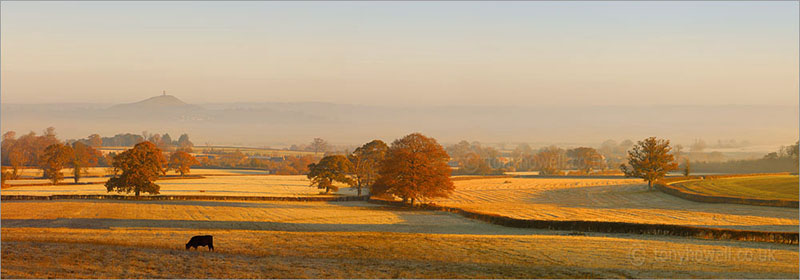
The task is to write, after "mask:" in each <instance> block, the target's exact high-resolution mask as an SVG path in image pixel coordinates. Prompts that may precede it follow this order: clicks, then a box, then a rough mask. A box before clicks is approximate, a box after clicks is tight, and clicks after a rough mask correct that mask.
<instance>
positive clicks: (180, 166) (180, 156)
mask: <svg viewBox="0 0 800 280" xmlns="http://www.w3.org/2000/svg"><path fill="white" fill-rule="evenodd" d="M197 164H200V162H198V161H197V159H196V158H195V157H194V156H192V155H190V154H189V153H187V152H185V151H183V150H178V151H175V152H173V153H172V154H171V155H170V156H169V168H170V169H172V170H175V171H177V172H178V173H180V174H181V177H183V176H184V175H185V174H187V173H189V171H190V168H191V167H192V165H197Z"/></svg>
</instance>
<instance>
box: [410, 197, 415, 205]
mask: <svg viewBox="0 0 800 280" xmlns="http://www.w3.org/2000/svg"><path fill="white" fill-rule="evenodd" d="M414 200H415V199H414V198H413V197H412V198H411V206H414Z"/></svg>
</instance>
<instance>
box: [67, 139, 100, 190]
mask: <svg viewBox="0 0 800 280" xmlns="http://www.w3.org/2000/svg"><path fill="white" fill-rule="evenodd" d="M102 156H103V154H102V153H100V152H99V151H98V150H95V149H94V148H92V146H89V145H86V144H83V143H81V142H75V143H72V158H71V159H70V160H69V166H70V167H72V175H73V177H72V178H73V179H74V180H75V183H78V181H79V180H80V179H81V175H83V174H85V173H87V170H88V168H89V167H92V166H96V165H97V161H98V160H99V159H100V158H101V157H102Z"/></svg>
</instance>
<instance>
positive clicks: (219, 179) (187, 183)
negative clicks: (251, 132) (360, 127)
mask: <svg viewBox="0 0 800 280" xmlns="http://www.w3.org/2000/svg"><path fill="white" fill-rule="evenodd" d="M248 171H249V170H244V171H241V172H243V173H250V172H248ZM226 172H227V173H230V174H226ZM235 172H237V171H235V170H233V171H231V170H208V171H205V172H203V171H199V172H193V173H192V174H193V175H194V174H205V175H204V176H206V177H205V178H200V179H197V178H186V179H179V178H178V179H170V180H160V181H157V183H158V184H159V185H160V186H161V194H163V195H229V196H307V195H317V194H319V192H320V190H319V189H317V188H313V187H309V181H308V179H307V178H306V176H305V175H269V176H263V175H237V176H231V175H234V174H233V173H235ZM87 180H91V182H97V183H96V184H87V185H56V186H52V185H42V186H15V187H11V188H8V189H5V190H3V194H7V195H54V194H109V193H108V192H107V191H106V187H105V186H103V184H102V183H103V182H105V181H106V180H108V178H87ZM17 181H23V182H29V181H31V180H12V181H11V182H10V185H12V186H13V185H14V184H16V183H17ZM36 181H37V182H39V183H46V181H45V180H36ZM342 187H344V186H342ZM338 193H339V194H345V195H350V194H353V195H354V194H355V190H353V189H350V188H343V189H340V190H339V192H338ZM111 194H115V193H111Z"/></svg>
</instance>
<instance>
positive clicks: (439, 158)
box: [373, 133, 455, 204]
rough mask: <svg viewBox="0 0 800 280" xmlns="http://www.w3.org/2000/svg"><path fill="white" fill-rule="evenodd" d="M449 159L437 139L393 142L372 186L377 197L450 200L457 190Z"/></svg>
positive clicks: (409, 138) (415, 135)
mask: <svg viewBox="0 0 800 280" xmlns="http://www.w3.org/2000/svg"><path fill="white" fill-rule="evenodd" d="M449 159H450V156H448V155H447V152H445V150H444V148H442V146H441V145H439V143H437V142H436V140H435V139H433V138H429V137H426V136H424V135H422V134H420V133H413V134H409V135H407V136H405V137H403V138H400V139H397V140H395V141H394V142H392V146H391V147H389V150H388V151H387V153H386V159H385V160H384V162H383V165H382V166H381V169H380V172H379V176H378V180H377V182H376V183H375V185H374V186H373V191H374V192H375V194H378V195H380V194H388V195H394V196H397V197H400V198H402V199H403V201H404V202H408V200H409V199H410V200H411V203H412V204H413V203H414V201H415V200H420V199H427V198H435V197H447V196H449V195H450V194H451V193H452V192H453V190H454V189H455V186H453V182H452V181H450V172H451V169H450V166H448V165H447V161H448V160H449Z"/></svg>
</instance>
